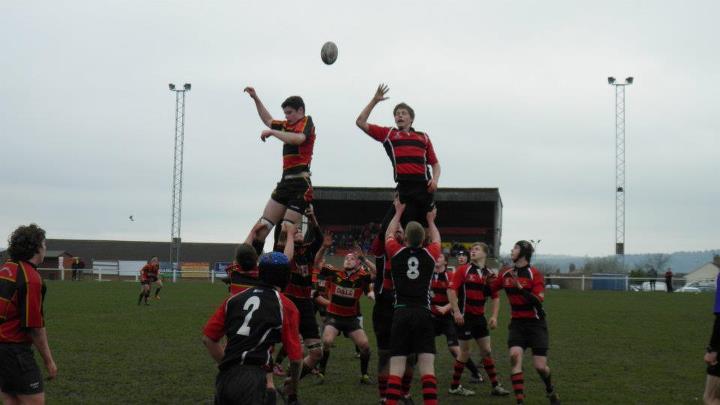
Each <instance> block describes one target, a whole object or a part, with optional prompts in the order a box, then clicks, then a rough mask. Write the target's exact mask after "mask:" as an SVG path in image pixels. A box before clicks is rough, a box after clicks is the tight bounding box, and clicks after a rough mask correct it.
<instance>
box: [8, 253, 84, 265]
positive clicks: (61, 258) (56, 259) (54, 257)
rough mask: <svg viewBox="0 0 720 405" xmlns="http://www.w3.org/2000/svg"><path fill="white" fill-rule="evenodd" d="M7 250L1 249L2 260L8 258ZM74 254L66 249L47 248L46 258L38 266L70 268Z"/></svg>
mask: <svg viewBox="0 0 720 405" xmlns="http://www.w3.org/2000/svg"><path fill="white" fill-rule="evenodd" d="M9 258H10V255H9V254H8V253H7V250H3V251H0V260H2V261H3V262H4V261H5V260H8V259H9ZM72 260H73V255H72V254H70V253H68V252H67V251H65V250H47V251H46V252H45V260H43V262H42V263H40V265H39V266H38V267H39V268H41V269H69V268H70V267H71V266H72Z"/></svg>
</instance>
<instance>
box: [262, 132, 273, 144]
mask: <svg viewBox="0 0 720 405" xmlns="http://www.w3.org/2000/svg"><path fill="white" fill-rule="evenodd" d="M271 136H273V131H272V129H266V130H264V131H262V132H261V133H260V140H261V141H263V142H265V141H266V140H267V139H268V138H270V137H271Z"/></svg>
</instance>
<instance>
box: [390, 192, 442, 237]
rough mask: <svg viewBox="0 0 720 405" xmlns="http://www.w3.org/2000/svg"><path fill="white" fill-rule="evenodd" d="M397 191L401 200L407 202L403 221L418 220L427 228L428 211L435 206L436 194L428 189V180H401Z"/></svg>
mask: <svg viewBox="0 0 720 405" xmlns="http://www.w3.org/2000/svg"><path fill="white" fill-rule="evenodd" d="M397 192H398V197H399V198H400V202H401V203H403V204H405V211H404V212H403V218H402V223H403V224H405V223H407V222H409V221H417V222H420V224H421V225H422V226H424V227H426V228H427V226H428V223H427V218H426V216H427V213H428V212H430V211H432V209H433V207H435V199H434V195H433V194H432V193H429V192H428V191H427V182H423V181H401V182H399V183H398V184H397ZM393 214H394V213H393Z"/></svg>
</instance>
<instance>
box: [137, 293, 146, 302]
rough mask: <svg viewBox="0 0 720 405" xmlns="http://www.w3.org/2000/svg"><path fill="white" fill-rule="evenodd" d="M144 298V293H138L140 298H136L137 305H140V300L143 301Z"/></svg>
mask: <svg viewBox="0 0 720 405" xmlns="http://www.w3.org/2000/svg"><path fill="white" fill-rule="evenodd" d="M144 296H145V293H144V292H141V293H140V297H139V298H138V305H140V303H141V302H142V299H143V297H144Z"/></svg>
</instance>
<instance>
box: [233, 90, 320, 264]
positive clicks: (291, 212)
mask: <svg viewBox="0 0 720 405" xmlns="http://www.w3.org/2000/svg"><path fill="white" fill-rule="evenodd" d="M245 92H247V93H248V94H249V95H250V97H251V98H252V99H253V100H254V101H255V107H256V108H257V112H258V115H260V120H261V121H262V122H263V124H265V125H266V126H267V127H268V128H270V129H266V130H264V131H262V133H261V135H260V139H261V140H262V141H263V142H265V141H266V140H267V139H268V138H270V137H273V136H274V137H276V138H278V139H279V140H280V141H282V142H283V173H282V177H281V179H280V182H278V183H277V186H276V187H275V190H274V191H273V192H272V195H271V196H270V200H268V202H267V204H266V205H265V210H264V211H263V214H262V217H261V218H260V221H259V224H262V225H263V227H262V228H260V229H259V230H258V231H257V232H256V233H255V238H254V240H253V241H252V245H253V247H254V248H255V250H256V251H257V253H258V255H259V254H260V253H262V250H263V246H264V244H265V238H266V237H267V235H268V234H269V233H270V230H272V228H273V227H274V226H275V225H276V224H277V223H278V222H279V221H280V220H283V221H287V222H290V223H293V224H297V223H299V221H300V219H301V218H302V214H303V213H304V212H305V210H306V209H307V208H308V205H309V204H310V202H312V192H313V189H312V184H311V183H310V163H311V161H312V155H313V146H314V145H315V126H314V125H313V120H312V118H311V117H310V116H309V115H305V102H304V101H303V99H302V98H301V97H300V96H290V97H288V98H287V99H286V100H285V101H283V103H282V109H283V113H284V114H285V120H284V121H279V120H274V119H273V117H272V115H270V113H269V112H268V110H267V109H266V108H265V106H264V105H263V103H262V102H261V101H260V98H259V97H258V95H257V93H256V92H255V89H254V88H252V87H246V88H245Z"/></svg>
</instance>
